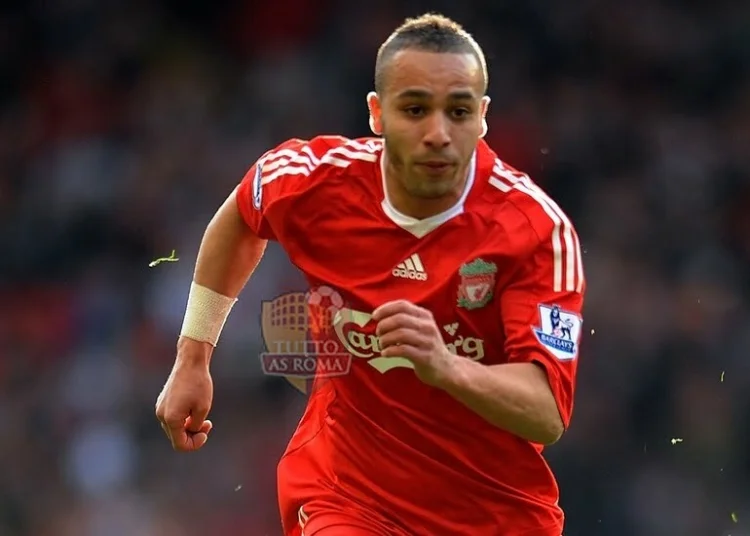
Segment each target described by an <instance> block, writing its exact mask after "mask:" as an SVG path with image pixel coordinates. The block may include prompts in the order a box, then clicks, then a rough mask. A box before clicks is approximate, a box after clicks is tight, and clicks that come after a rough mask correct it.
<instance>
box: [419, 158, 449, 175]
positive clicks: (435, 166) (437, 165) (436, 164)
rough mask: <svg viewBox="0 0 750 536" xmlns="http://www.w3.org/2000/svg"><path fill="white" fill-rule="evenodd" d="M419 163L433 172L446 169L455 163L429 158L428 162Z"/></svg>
mask: <svg viewBox="0 0 750 536" xmlns="http://www.w3.org/2000/svg"><path fill="white" fill-rule="evenodd" d="M418 165H419V166H420V167H422V168H425V169H427V170H429V171H431V172H433V173H437V172H441V171H445V170H447V169H449V168H451V167H453V164H452V163H451V162H446V161H444V160H428V161H426V162H420V163H419V164H418Z"/></svg>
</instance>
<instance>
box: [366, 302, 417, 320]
mask: <svg viewBox="0 0 750 536" xmlns="http://www.w3.org/2000/svg"><path fill="white" fill-rule="evenodd" d="M418 309H419V307H417V306H416V305H414V304H413V303H411V302H410V301H407V300H395V301H390V302H386V303H384V304H383V305H381V306H380V307H378V308H377V309H375V311H373V313H372V319H373V320H375V321H376V322H380V321H381V320H382V319H383V318H385V317H387V316H392V315H394V314H396V313H408V312H410V311H416V310H418Z"/></svg>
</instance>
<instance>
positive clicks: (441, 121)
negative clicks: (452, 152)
mask: <svg viewBox="0 0 750 536" xmlns="http://www.w3.org/2000/svg"><path fill="white" fill-rule="evenodd" d="M426 126H427V130H426V132H425V136H424V139H423V141H424V144H425V145H426V146H427V147H429V148H430V149H432V150H436V149H437V150H440V149H444V148H445V147H447V146H448V145H450V143H451V138H450V133H449V130H448V121H447V119H446V118H445V116H443V114H438V113H436V114H432V115H431V116H430V117H428V118H427V125H426Z"/></svg>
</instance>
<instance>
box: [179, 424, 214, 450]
mask: <svg viewBox="0 0 750 536" xmlns="http://www.w3.org/2000/svg"><path fill="white" fill-rule="evenodd" d="M188 419H190V417H188ZM186 424H187V421H186ZM212 429H213V423H212V422H211V421H203V424H201V426H200V428H199V429H198V431H197V432H187V434H186V436H187V445H186V448H185V450H198V449H199V448H201V447H202V446H203V445H205V444H206V441H208V434H209V433H211V430H212Z"/></svg>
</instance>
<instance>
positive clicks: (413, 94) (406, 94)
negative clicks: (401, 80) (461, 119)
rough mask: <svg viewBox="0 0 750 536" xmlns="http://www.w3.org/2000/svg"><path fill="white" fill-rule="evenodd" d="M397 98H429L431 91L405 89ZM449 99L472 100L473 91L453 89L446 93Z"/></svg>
mask: <svg viewBox="0 0 750 536" xmlns="http://www.w3.org/2000/svg"><path fill="white" fill-rule="evenodd" d="M397 97H398V98H399V99H429V98H430V97H432V93H430V92H429V91H425V90H423V89H406V90H404V91H402V92H401V93H399V94H398V95H397ZM448 98H449V99H450V100H472V99H474V98H475V97H474V93H472V92H471V91H466V90H459V91H453V92H451V93H449V94H448Z"/></svg>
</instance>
